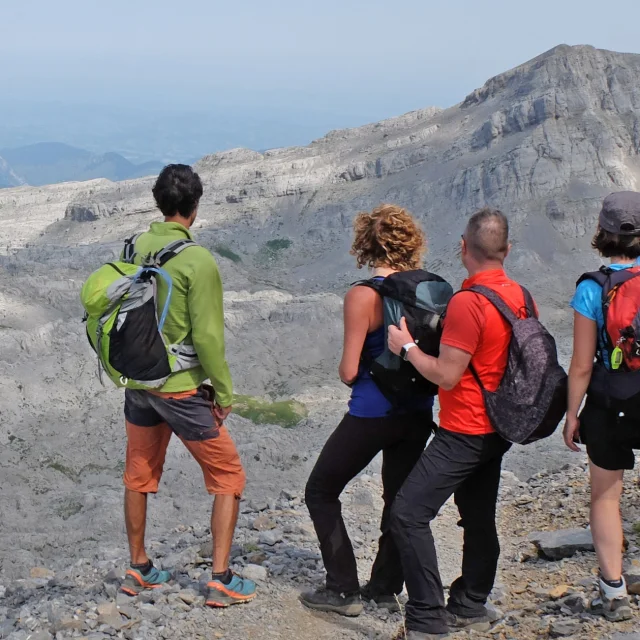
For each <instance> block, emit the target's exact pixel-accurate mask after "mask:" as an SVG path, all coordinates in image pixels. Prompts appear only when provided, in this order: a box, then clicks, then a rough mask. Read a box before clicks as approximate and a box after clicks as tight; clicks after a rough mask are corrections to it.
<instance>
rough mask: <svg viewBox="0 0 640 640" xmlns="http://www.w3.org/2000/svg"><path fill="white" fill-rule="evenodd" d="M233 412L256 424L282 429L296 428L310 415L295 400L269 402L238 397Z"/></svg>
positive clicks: (234, 401) (248, 397)
mask: <svg viewBox="0 0 640 640" xmlns="http://www.w3.org/2000/svg"><path fill="white" fill-rule="evenodd" d="M233 411H234V412H235V413H237V414H238V415H239V416H242V417H243V418H247V420H251V422H254V423H255V424H277V425H279V426H281V427H286V428H290V427H295V426H296V425H298V424H300V422H302V420H304V419H305V418H306V417H307V416H308V415H309V411H308V410H307V408H306V407H305V406H304V405H303V404H302V403H301V402H296V401H295V400H280V401H278V402H269V400H263V399H261V398H256V397H254V396H245V395H236V396H234V398H233Z"/></svg>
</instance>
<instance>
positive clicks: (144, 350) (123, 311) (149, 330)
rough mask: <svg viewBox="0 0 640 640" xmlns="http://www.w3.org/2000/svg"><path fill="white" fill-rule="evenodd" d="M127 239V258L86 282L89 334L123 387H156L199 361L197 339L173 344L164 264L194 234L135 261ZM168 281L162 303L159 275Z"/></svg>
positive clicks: (103, 364) (102, 367)
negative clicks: (168, 337)
mask: <svg viewBox="0 0 640 640" xmlns="http://www.w3.org/2000/svg"><path fill="white" fill-rule="evenodd" d="M139 235H140V234H138V235H136V236H133V237H132V238H129V239H128V240H126V241H125V247H124V251H123V253H122V258H121V259H120V260H118V261H114V262H109V263H107V264H105V265H103V266H102V267H100V268H99V269H98V270H96V271H94V272H93V273H92V274H91V275H90V276H89V278H88V279H87V281H86V282H85V283H84V285H83V287H82V291H81V293H80V300H81V301H82V306H83V307H84V310H85V317H84V319H85V321H86V326H87V337H88V339H89V343H90V344H91V346H92V347H93V349H94V351H95V352H96V354H97V356H98V362H99V365H98V371H99V377H100V380H101V381H102V372H104V373H106V375H107V376H108V378H109V379H110V380H111V381H112V382H114V383H115V384H116V385H117V386H118V387H127V388H129V389H157V388H159V387H162V385H164V384H165V382H166V381H167V380H168V378H169V376H170V375H171V374H172V373H176V372H178V371H185V370H187V369H193V368H195V367H197V366H199V364H200V363H199V361H198V356H197V354H196V352H195V349H194V347H193V346H192V345H186V344H168V343H167V341H166V340H165V338H164V336H163V333H162V329H163V327H164V323H165V320H166V318H167V313H168V311H169V304H170V303H171V294H172V290H173V283H172V280H171V276H170V275H169V274H168V273H167V272H166V271H165V270H164V269H163V267H164V265H165V264H166V263H167V262H168V261H169V260H171V259H172V258H174V257H175V256H177V255H178V254H179V253H181V252H182V251H184V250H185V249H188V248H189V247H191V246H197V245H196V243H195V242H193V240H186V239H185V240H176V241H175V242H172V243H170V244H169V245H167V246H166V247H165V248H164V249H161V250H160V251H158V252H157V253H156V254H155V255H154V256H148V257H147V258H145V259H144V261H143V264H142V265H141V266H138V265H135V264H134V258H135V256H136V253H135V242H136V240H137V238H138V237H139ZM158 278H162V280H164V282H165V283H166V285H167V299H166V301H165V303H164V305H163V307H162V309H158V303H157V299H156V296H157V281H158Z"/></svg>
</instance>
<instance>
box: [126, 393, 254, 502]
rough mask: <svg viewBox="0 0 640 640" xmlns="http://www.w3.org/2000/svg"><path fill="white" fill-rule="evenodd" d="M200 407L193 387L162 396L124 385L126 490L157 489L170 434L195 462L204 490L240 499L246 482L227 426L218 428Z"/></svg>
mask: <svg viewBox="0 0 640 640" xmlns="http://www.w3.org/2000/svg"><path fill="white" fill-rule="evenodd" d="M204 406H206V405H204V404H203V401H202V396H201V395H200V394H196V393H195V392H194V393H193V394H184V395H182V396H180V397H176V396H173V397H161V396H158V395H156V394H153V395H152V394H150V393H148V392H146V391H134V392H130V391H129V390H127V392H126V401H125V417H126V425H127V460H126V465H125V472H124V484H125V486H126V487H127V489H130V490H131V491H137V492H139V493H156V492H157V491H158V484H159V483H160V478H161V477H162V469H163V467H164V460H165V455H166V452H167V447H168V446H169V441H170V440H171V436H172V435H173V434H174V433H175V434H176V435H177V436H178V437H179V438H180V440H181V441H182V443H183V444H184V445H185V447H186V448H187V449H188V450H189V452H190V453H191V455H192V456H193V457H194V458H195V459H196V461H197V462H198V464H199V465H200V467H201V469H202V473H203V474H204V483H205V486H206V488H207V491H208V492H209V493H210V494H212V495H234V496H236V497H238V498H240V496H241V495H242V492H243V491H244V486H245V482H246V477H245V473H244V469H243V467H242V462H241V461H240V456H239V455H238V451H237V449H236V446H235V444H234V442H233V440H232V439H231V436H230V435H229V432H228V431H227V429H226V427H224V426H223V427H220V428H219V429H218V428H217V427H216V426H215V423H214V421H213V415H212V414H211V411H210V409H209V414H208V416H210V417H207V414H206V412H205V411H203V407H204ZM190 409H192V410H190ZM136 423H142V424H136ZM152 423H153V424H152Z"/></svg>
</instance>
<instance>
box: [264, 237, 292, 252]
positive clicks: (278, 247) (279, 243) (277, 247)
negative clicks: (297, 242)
mask: <svg viewBox="0 0 640 640" xmlns="http://www.w3.org/2000/svg"><path fill="white" fill-rule="evenodd" d="M292 244H293V240H289V238H276V239H275V240H269V241H268V242H267V243H266V245H265V246H266V247H267V249H268V250H269V251H274V252H276V251H282V250H283V249H288V248H289V247H290V246H291V245H292Z"/></svg>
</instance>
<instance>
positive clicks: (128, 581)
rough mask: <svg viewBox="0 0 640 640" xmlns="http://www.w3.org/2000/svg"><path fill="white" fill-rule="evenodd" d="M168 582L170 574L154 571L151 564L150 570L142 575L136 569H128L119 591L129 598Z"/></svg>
mask: <svg viewBox="0 0 640 640" xmlns="http://www.w3.org/2000/svg"><path fill="white" fill-rule="evenodd" d="M170 580H171V573H170V572H169V571H160V570H159V569H156V568H155V567H154V566H153V564H152V565H151V569H149V571H148V572H147V573H144V574H143V573H142V572H141V571H139V570H137V569H131V568H129V569H127V572H126V574H125V577H124V582H123V583H122V586H121V587H120V591H122V593H126V594H127V595H130V596H137V595H138V594H139V593H140V592H141V591H144V590H145V589H158V588H160V587H161V586H162V585H163V584H166V583H167V582H169V581H170Z"/></svg>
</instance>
